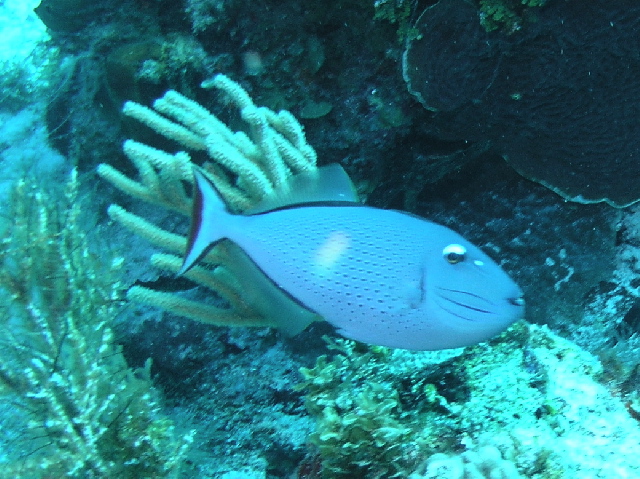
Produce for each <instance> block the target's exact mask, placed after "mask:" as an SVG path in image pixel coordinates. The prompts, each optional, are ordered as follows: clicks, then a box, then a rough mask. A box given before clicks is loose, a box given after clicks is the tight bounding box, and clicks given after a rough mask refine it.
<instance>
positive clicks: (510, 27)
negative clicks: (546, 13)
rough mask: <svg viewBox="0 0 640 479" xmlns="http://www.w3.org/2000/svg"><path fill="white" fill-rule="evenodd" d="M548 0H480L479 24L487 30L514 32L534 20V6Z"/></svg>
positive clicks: (544, 3) (542, 4)
mask: <svg viewBox="0 0 640 479" xmlns="http://www.w3.org/2000/svg"><path fill="white" fill-rule="evenodd" d="M548 1H549V0H521V1H515V0H480V24H481V25H482V26H483V27H484V28H485V30H487V31H488V32H492V31H494V30H498V29H500V30H502V31H504V32H506V33H514V32H517V31H518V30H520V29H521V28H523V25H524V24H526V23H527V22H530V21H536V8H532V7H537V8H540V7H544V6H545V5H546V4H547V2H548Z"/></svg>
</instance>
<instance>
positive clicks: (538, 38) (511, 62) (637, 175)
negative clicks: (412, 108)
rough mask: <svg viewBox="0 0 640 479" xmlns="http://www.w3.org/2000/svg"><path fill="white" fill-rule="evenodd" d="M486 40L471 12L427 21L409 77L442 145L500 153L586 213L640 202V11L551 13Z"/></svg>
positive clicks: (445, 2) (584, 6)
mask: <svg viewBox="0 0 640 479" xmlns="http://www.w3.org/2000/svg"><path fill="white" fill-rule="evenodd" d="M538 13H539V16H538V21H537V22H529V23H527V25H526V27H525V28H524V29H523V30H522V31H518V32H515V33H513V34H510V35H506V34H503V33H499V32H492V33H486V32H485V31H484V30H483V28H482V26H481V25H480V22H479V18H478V12H477V10H476V9H475V8H474V7H473V5H471V4H469V3H467V2H465V1H464V0H441V1H440V2H439V3H437V4H436V5H434V6H432V7H429V8H428V9H427V10H425V12H424V13H423V14H422V15H421V16H420V17H419V18H418V20H417V22H416V28H417V30H418V31H419V32H420V36H419V38H417V39H415V40H413V41H410V42H409V43H408V46H407V49H406V52H405V55H404V75H405V79H406V81H407V84H408V86H409V89H410V91H411V92H412V93H413V94H414V95H415V96H416V97H417V98H418V99H419V100H420V102H421V103H422V104H423V105H424V106H425V107H426V108H428V109H429V110H432V111H434V112H436V113H435V122H436V123H437V129H438V131H439V134H440V135H441V137H442V138H443V139H447V140H468V141H472V142H478V141H490V142H491V144H492V146H493V148H495V149H496V151H498V152H499V153H500V154H501V155H502V156H503V157H504V158H505V159H506V160H507V161H508V162H509V164H510V165H511V166H512V167H513V168H515V169H516V170H517V171H518V172H520V173H521V174H522V175H524V176H525V177H527V178H530V179H533V180H535V181H537V182H539V183H541V184H543V185H545V186H547V187H549V188H550V189H552V190H554V191H556V192H557V193H559V194H561V195H562V196H563V197H565V198H567V199H569V200H572V201H577V202H582V203H592V202H601V201H604V202H607V203H609V204H611V205H613V206H623V205H628V204H631V203H634V202H636V201H638V200H639V199H640V121H639V119H640V101H638V100H639V98H640V53H638V52H640V35H638V32H639V31H640V4H638V3H637V2H632V1H622V2H615V3H610V2H605V1H604V0H597V1H593V2H564V1H553V2H550V4H549V5H548V6H546V7H544V8H542V9H539V12H538Z"/></svg>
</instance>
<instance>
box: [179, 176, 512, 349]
mask: <svg viewBox="0 0 640 479" xmlns="http://www.w3.org/2000/svg"><path fill="white" fill-rule="evenodd" d="M194 175H195V188H194V204H193V218H192V225H191V234H190V237H189V241H188V245H187V252H186V256H185V258H184V263H183V265H182V269H181V270H180V273H181V274H182V273H184V272H186V271H187V270H189V268H191V267H192V266H193V265H194V264H195V263H196V262H197V261H198V259H199V258H201V257H203V256H204V255H205V254H206V252H207V251H208V250H209V248H210V247H211V246H213V245H214V244H216V243H217V242H219V241H221V240H224V239H226V240H229V241H231V242H233V243H235V244H236V245H237V246H238V247H239V248H240V249H241V250H242V251H244V253H245V254H246V256H247V257H248V258H249V259H250V261H251V262H252V263H253V264H255V266H257V270H259V272H260V273H261V274H262V275H264V277H265V278H266V279H267V280H268V281H269V282H270V283H272V285H273V286H274V287H275V289H277V290H279V291H280V292H281V293H284V295H286V296H288V297H289V298H291V299H293V300H294V301H295V303H297V305H298V306H299V307H302V308H303V309H305V310H307V311H309V312H311V313H313V314H309V315H306V316H302V317H303V318H309V317H314V316H319V317H321V318H323V319H324V320H326V321H328V322H329V323H330V324H332V325H333V326H334V327H335V328H336V329H337V331H338V332H339V333H340V334H341V335H343V336H345V337H347V338H350V339H355V340H358V341H363V342H366V343H370V344H375V345H380V346H388V347H392V348H403V349H413V350H439V349H449V348H458V347H463V346H469V345H472V344H476V343H479V342H482V341H485V340H487V339H489V338H491V337H492V336H494V335H496V334H498V333H500V332H502V331H503V330H504V329H506V328H507V327H508V326H509V325H510V324H512V323H513V322H515V321H517V320H518V319H521V318H523V317H524V299H523V294H522V290H521V289H520V288H519V287H518V285H517V284H516V283H515V282H514V281H513V280H512V279H511V278H510V277H509V276H508V275H507V274H506V273H505V272H504V271H503V270H502V269H501V268H500V266H498V265H497V264H496V263H495V262H494V261H493V260H492V259H490V258H489V257H488V256H487V255H486V254H485V253H483V252H482V251H481V250H480V249H479V248H478V247H476V246H474V245H473V244H471V243H470V242H469V241H467V240H465V239H464V238H463V237H462V236H460V235H459V234H458V233H455V232H454V231H452V230H450V229H449V228H446V227H444V226H441V225H438V224H436V223H433V222H431V221H427V220H425V219H423V218H420V217H417V216H414V215H412V214H408V213H404V212H401V211H392V210H384V209H379V208H374V207H370V206H365V205H363V204H361V203H359V202H358V201H357V196H356V195H355V193H354V191H355V190H354V189H353V185H352V184H351V182H350V180H349V179H348V176H347V175H346V173H345V172H344V170H343V169H342V168H341V167H339V166H338V165H331V166H329V167H324V168H320V169H319V170H318V171H317V172H316V174H315V175H311V176H313V178H312V179H311V180H310V179H309V177H307V178H305V179H304V181H297V182H296V181H294V182H292V183H291V186H290V193H289V196H290V197H289V198H288V199H286V200H283V199H282V198H280V199H279V200H274V201H273V202H272V204H273V205H275V206H273V207H271V208H268V207H264V206H263V207H260V208H257V209H256V210H254V211H251V212H245V213H244V214H233V213H231V212H230V211H229V209H228V208H227V206H226V205H225V203H224V201H223V199H222V197H221V196H220V194H219V193H218V191H217V190H216V188H215V186H214V185H213V183H212V182H211V181H210V180H209V179H208V178H207V176H206V175H205V174H204V173H203V172H201V171H199V170H198V169H194ZM307 176H309V175H307ZM311 183H313V184H314V187H313V188H312V189H313V190H314V191H313V193H312V194H311V196H308V195H307V196H306V197H305V194H304V192H302V191H301V190H303V189H305V188H306V186H300V185H309V184H311ZM296 189H298V190H299V191H297V192H296V191H295V190H296ZM325 190H326V191H325ZM291 192H294V193H299V194H297V196H296V195H295V194H294V195H293V196H291V195H292V193H291ZM288 320H291V321H303V322H304V324H297V325H289V326H291V327H289V328H285V329H289V330H290V331H291V330H293V331H296V332H297V331H300V330H302V329H304V327H306V326H307V325H308V323H309V322H310V321H311V320H308V319H303V320H298V319H289V318H286V317H283V318H281V321H282V322H283V323H286V322H287V321H288Z"/></svg>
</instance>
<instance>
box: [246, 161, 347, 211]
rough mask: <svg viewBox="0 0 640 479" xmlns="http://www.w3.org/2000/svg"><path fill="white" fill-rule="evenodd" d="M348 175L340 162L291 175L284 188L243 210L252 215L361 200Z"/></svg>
mask: <svg viewBox="0 0 640 479" xmlns="http://www.w3.org/2000/svg"><path fill="white" fill-rule="evenodd" d="M359 201H360V200H359V199H358V193H357V192H356V188H355V186H354V185H353V182H352V181H351V178H349V175H348V174H347V172H346V171H344V168H342V166H340V165H338V164H337V163H334V164H331V165H327V166H323V167H321V168H318V169H317V170H314V171H308V172H304V173H299V174H297V175H295V176H292V177H291V178H290V179H289V180H288V181H287V183H286V184H285V185H284V187H283V188H280V189H278V190H276V191H275V192H274V193H273V194H271V195H268V196H266V197H265V198H263V199H262V200H261V201H260V202H259V203H258V204H257V205H256V206H254V207H253V208H249V209H248V210H246V211H245V212H244V213H245V214H247V215H253V214H258V213H265V212H267V211H271V210H276V209H278V208H284V207H287V206H291V205H297V204H303V203H325V202H348V203H359Z"/></svg>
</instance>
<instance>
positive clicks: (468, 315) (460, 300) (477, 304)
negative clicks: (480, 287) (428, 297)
mask: <svg viewBox="0 0 640 479" xmlns="http://www.w3.org/2000/svg"><path fill="white" fill-rule="evenodd" d="M435 293H436V294H435V295H434V297H435V300H436V303H437V305H438V306H439V307H440V308H442V309H443V310H444V311H446V312H447V313H448V314H450V315H452V316H455V317H458V318H460V319H463V320H466V321H472V322H483V323H487V322H490V323H512V322H515V321H517V320H518V319H522V318H523V317H524V306H525V301H524V297H523V295H522V292H520V291H514V293H513V294H510V295H506V296H505V297H503V298H501V299H497V300H496V299H494V298H491V299H490V298H488V297H486V296H482V295H479V294H475V293H472V292H470V291H464V290H458V289H448V288H437V290H436V291H435Z"/></svg>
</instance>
